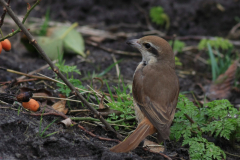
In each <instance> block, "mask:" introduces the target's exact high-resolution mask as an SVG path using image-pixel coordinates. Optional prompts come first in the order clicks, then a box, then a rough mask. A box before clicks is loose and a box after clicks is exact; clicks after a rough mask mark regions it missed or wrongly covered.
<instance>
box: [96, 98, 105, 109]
mask: <svg viewBox="0 0 240 160" xmlns="http://www.w3.org/2000/svg"><path fill="white" fill-rule="evenodd" d="M103 100H104V95H102V98H101V101H100V103H99V107H98V108H99V109H104V108H105V107H104V105H103Z"/></svg>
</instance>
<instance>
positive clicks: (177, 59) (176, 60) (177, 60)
mask: <svg viewBox="0 0 240 160" xmlns="http://www.w3.org/2000/svg"><path fill="white" fill-rule="evenodd" d="M175 65H177V66H182V62H180V60H179V58H178V57H175Z"/></svg>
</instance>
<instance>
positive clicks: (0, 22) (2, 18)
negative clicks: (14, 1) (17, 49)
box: [0, 0, 11, 37]
mask: <svg viewBox="0 0 240 160" xmlns="http://www.w3.org/2000/svg"><path fill="white" fill-rule="evenodd" d="M10 2H11V1H10V0H8V5H9V4H10ZM6 13H7V9H6V8H3V14H2V16H1V20H0V29H1V28H2V25H3V22H4V18H5V15H6ZM2 37H3V35H2Z"/></svg>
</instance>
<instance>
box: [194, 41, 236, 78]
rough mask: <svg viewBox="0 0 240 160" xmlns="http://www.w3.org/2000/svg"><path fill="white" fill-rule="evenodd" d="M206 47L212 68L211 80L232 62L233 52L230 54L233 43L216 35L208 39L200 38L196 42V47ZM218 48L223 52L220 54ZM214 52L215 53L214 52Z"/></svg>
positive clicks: (234, 57)
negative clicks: (197, 42)
mask: <svg viewBox="0 0 240 160" xmlns="http://www.w3.org/2000/svg"><path fill="white" fill-rule="evenodd" d="M205 48H207V51H208V54H209V57H210V60H209V64H211V70H212V80H213V81H215V80H216V79H217V77H218V76H219V75H220V74H223V73H224V72H225V71H226V70H227V69H228V67H229V66H230V65H231V63H232V59H236V56H235V54H232V50H233V45H232V44H231V43H230V42H229V40H227V39H223V38H220V37H216V38H215V39H212V40H208V39H202V40H201V41H200V43H199V44H198V49H200V50H202V49H205ZM219 50H221V51H222V52H224V54H220V52H219ZM214 53H215V54H214Z"/></svg>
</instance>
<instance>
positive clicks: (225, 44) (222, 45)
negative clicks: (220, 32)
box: [198, 37, 233, 50]
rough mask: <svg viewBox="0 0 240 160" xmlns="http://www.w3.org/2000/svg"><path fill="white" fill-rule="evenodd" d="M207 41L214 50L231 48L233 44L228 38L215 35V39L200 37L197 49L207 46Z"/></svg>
mask: <svg viewBox="0 0 240 160" xmlns="http://www.w3.org/2000/svg"><path fill="white" fill-rule="evenodd" d="M208 43H209V44H210V46H211V47H212V48H214V49H216V50H218V49H222V50H229V49H232V48H233V45H232V43H231V42H230V41H229V40H227V39H224V38H221V37H215V39H202V40H201V41H200V42H199V44H198V49H199V50H203V49H206V48H208Z"/></svg>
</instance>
